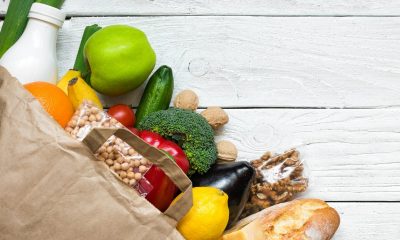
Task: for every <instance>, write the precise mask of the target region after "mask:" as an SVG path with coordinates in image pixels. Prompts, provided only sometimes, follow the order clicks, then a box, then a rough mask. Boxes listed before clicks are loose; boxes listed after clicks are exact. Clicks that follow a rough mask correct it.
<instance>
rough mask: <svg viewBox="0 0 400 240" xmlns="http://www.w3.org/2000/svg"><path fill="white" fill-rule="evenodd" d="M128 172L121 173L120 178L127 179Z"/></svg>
mask: <svg viewBox="0 0 400 240" xmlns="http://www.w3.org/2000/svg"><path fill="white" fill-rule="evenodd" d="M126 175H127V174H126V172H125V171H120V173H119V176H120V177H121V178H126Z"/></svg>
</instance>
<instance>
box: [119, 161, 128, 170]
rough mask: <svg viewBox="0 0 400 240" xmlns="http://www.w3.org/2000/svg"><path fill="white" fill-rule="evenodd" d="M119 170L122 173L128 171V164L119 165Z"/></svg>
mask: <svg viewBox="0 0 400 240" xmlns="http://www.w3.org/2000/svg"><path fill="white" fill-rule="evenodd" d="M121 169H122V170H124V171H126V170H128V169H129V163H126V162H125V163H123V164H121Z"/></svg>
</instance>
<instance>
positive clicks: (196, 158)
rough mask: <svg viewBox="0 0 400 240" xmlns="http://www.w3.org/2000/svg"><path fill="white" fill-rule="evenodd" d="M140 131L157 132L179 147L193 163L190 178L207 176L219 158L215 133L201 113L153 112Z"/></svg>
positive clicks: (177, 110)
mask: <svg viewBox="0 0 400 240" xmlns="http://www.w3.org/2000/svg"><path fill="white" fill-rule="evenodd" d="M138 129H139V130H149V131H152V132H156V133H158V134H160V135H162V136H163V137H165V138H167V139H169V140H173V141H175V142H176V143H177V144H178V145H180V146H181V147H182V149H183V151H184V152H185V153H186V156H187V158H188V160H189V162H190V169H189V173H188V174H189V175H191V174H193V173H195V172H197V173H200V174H204V173H206V172H207V171H208V169H209V168H210V166H211V165H212V164H214V163H215V160H216V159H217V147H216V146H215V142H214V132H213V130H212V128H211V127H210V125H209V124H208V122H207V121H206V119H205V118H204V117H203V116H201V115H200V114H198V113H195V112H192V111H188V110H182V109H178V108H170V109H167V110H162V111H157V112H153V113H150V114H149V115H147V116H146V117H145V118H144V119H143V120H142V121H141V122H140V123H139V126H138Z"/></svg>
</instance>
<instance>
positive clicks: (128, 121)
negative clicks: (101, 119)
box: [108, 104, 136, 127]
mask: <svg viewBox="0 0 400 240" xmlns="http://www.w3.org/2000/svg"><path fill="white" fill-rule="evenodd" d="M108 114H109V115H110V116H111V117H113V118H115V119H117V120H118V122H120V123H121V124H122V125H124V126H125V127H133V125H134V124H135V119H136V117H135V113H133V110H132V109H131V108H130V107H129V106H128V105H125V104H117V105H114V106H112V107H111V108H110V109H108Z"/></svg>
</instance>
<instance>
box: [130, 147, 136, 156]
mask: <svg viewBox="0 0 400 240" xmlns="http://www.w3.org/2000/svg"><path fill="white" fill-rule="evenodd" d="M128 154H129V155H131V156H133V154H135V150H133V148H129V150H128Z"/></svg>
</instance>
